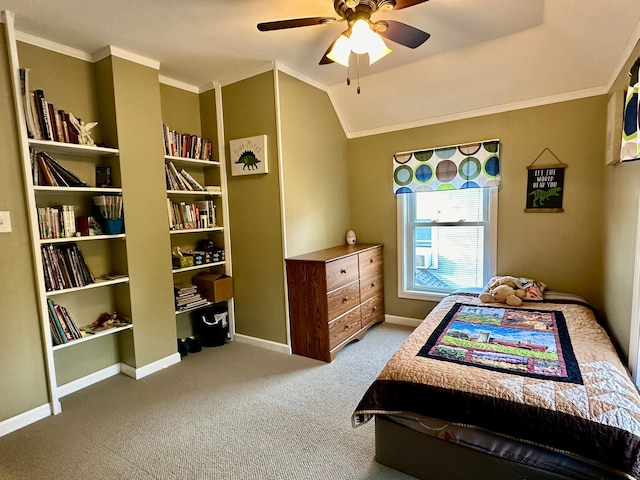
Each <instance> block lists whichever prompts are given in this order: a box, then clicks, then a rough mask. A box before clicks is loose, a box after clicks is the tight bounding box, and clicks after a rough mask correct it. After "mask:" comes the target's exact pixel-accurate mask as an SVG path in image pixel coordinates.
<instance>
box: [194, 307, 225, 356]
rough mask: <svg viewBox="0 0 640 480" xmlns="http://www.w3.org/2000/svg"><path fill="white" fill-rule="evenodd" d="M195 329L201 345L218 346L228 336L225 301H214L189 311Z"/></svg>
mask: <svg viewBox="0 0 640 480" xmlns="http://www.w3.org/2000/svg"><path fill="white" fill-rule="evenodd" d="M191 318H192V320H193V321H194V323H195V325H194V327H195V330H196V331H197V332H198V334H199V335H200V342H201V344H202V346H203V347H219V346H220V345H224V344H225V343H226V342H227V340H228V337H229V310H228V309H227V304H226V303H216V304H215V305H211V306H210V307H205V308H202V309H200V310H196V311H194V312H192V313H191Z"/></svg>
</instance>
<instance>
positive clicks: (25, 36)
mask: <svg viewBox="0 0 640 480" xmlns="http://www.w3.org/2000/svg"><path fill="white" fill-rule="evenodd" d="M16 40H18V41H20V42H23V43H28V44H29V45H34V46H36V47H40V48H44V49H46V50H51V51H52V52H56V53H60V54H62V55H67V56H68V57H73V58H77V59H78V60H84V61H85V62H93V55H91V54H90V53H88V52H85V51H83V50H79V49H77V48H72V47H68V46H66V45H62V44H61V43H56V42H52V41H51V40H45V39H44V38H40V37H36V36H35V35H31V34H30V33H25V32H20V31H18V30H16Z"/></svg>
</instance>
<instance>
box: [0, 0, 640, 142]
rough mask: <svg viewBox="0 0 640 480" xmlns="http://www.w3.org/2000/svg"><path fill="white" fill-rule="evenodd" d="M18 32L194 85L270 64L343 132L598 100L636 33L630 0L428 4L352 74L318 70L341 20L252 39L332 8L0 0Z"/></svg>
mask: <svg viewBox="0 0 640 480" xmlns="http://www.w3.org/2000/svg"><path fill="white" fill-rule="evenodd" d="M0 10H9V11H11V12H13V13H14V14H15V27H16V30H18V31H19V32H22V33H26V34H29V35H33V36H36V37H39V38H42V39H45V40H49V41H52V42H56V43H59V44H62V45H65V46H68V47H71V48H74V49H78V50H81V51H84V52H87V53H94V52H97V51H99V50H101V49H103V48H104V47H105V46H108V45H111V46H113V47H117V48H120V49H123V50H126V51H128V52H132V53H135V54H139V55H142V56H144V57H147V58H149V59H153V60H156V61H158V62H159V64H160V74H161V75H163V76H166V77H170V78H173V79H175V80H179V81H182V82H185V83H187V84H190V85H193V86H202V85H206V84H210V82H211V81H220V82H222V83H223V84H224V83H225V82H226V81H229V80H230V79H232V78H239V77H240V76H242V75H244V74H251V72H254V71H256V70H258V69H260V68H264V65H265V63H268V62H271V61H276V62H278V64H279V65H280V66H281V67H282V69H283V70H284V71H285V72H287V73H291V74H294V75H295V76H298V77H299V78H302V79H304V80H307V81H309V82H310V83H312V84H314V85H316V86H319V87H321V88H324V89H326V90H327V91H328V92H329V94H330V96H331V99H332V101H333V102H334V105H335V107H336V110H337V112H338V114H339V116H340V119H341V121H342V124H343V127H344V128H345V131H346V133H347V135H348V136H350V137H353V136H360V135H365V134H368V133H377V132H383V131H389V130H393V129H397V128H400V127H407V126H416V125H424V124H428V123H435V122H439V121H443V120H448V119H455V118H464V117H466V116H472V115H477V114H480V113H490V112H493V111H503V110H508V109H510V108H514V107H517V106H525V105H535V104H540V103H547V102H550V101H554V100H562V99H570V98H579V97H582V96H586V95H593V94H599V93H605V92H606V91H607V90H608V89H609V87H610V86H611V82H612V81H613V79H614V78H615V76H616V75H617V74H618V72H619V69H620V68H622V66H623V63H624V61H625V60H626V59H627V57H628V56H629V54H630V53H631V50H632V49H633V47H634V46H635V44H636V43H637V41H638V39H639V38H640V1H638V0H606V1H603V0H430V1H428V2H425V3H422V4H420V5H415V6H413V7H410V8H405V9H402V10H394V11H391V12H388V13H377V14H375V15H374V17H373V19H374V20H383V19H390V20H397V21H401V22H404V23H407V24H410V25H412V26H414V27H417V28H419V29H421V30H424V31H426V32H429V33H430V34H431V38H430V39H429V40H428V41H427V42H426V43H425V44H423V45H422V46H420V47H418V48H417V49H415V50H412V49H409V48H407V47H404V46H402V45H398V44H395V43H393V42H390V41H387V44H388V45H389V46H390V47H391V49H392V50H393V51H392V53H391V54H390V55H388V56H386V57H384V58H383V59H382V60H380V61H379V62H378V63H376V64H374V65H372V66H368V65H366V64H364V65H362V66H361V67H360V68H359V77H360V79H359V82H360V87H361V94H360V95H357V94H356V90H355V84H356V77H357V73H356V69H355V68H352V69H351V72H350V74H351V78H352V84H351V86H350V87H348V86H347V85H346V82H345V79H346V76H347V69H346V68H345V67H343V66H341V65H338V64H330V65H318V62H319V60H320V58H321V57H322V56H323V55H324V53H325V51H326V49H327V47H328V46H329V44H330V43H331V42H332V41H333V39H334V38H336V37H337V36H338V35H339V34H340V33H341V32H342V31H343V30H344V28H345V26H344V25H345V24H344V23H336V24H331V25H318V26H311V27H302V28H294V29H288V30H279V31H270V32H259V31H258V30H257V28H256V24H257V23H259V22H265V21H272V20H281V19H289V18H301V17H316V16H318V17H324V16H327V17H336V13H335V11H334V10H333V2H332V0H304V1H292V0H270V1H266V0H227V1H221V0H180V1H176V0H107V1H97V0H0Z"/></svg>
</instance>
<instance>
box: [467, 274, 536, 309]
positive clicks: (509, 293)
mask: <svg viewBox="0 0 640 480" xmlns="http://www.w3.org/2000/svg"><path fill="white" fill-rule="evenodd" d="M525 295H526V292H525V290H524V289H523V288H522V283H520V280H518V279H517V278H515V277H511V276H504V277H497V278H495V279H494V281H492V282H491V283H490V284H489V286H488V287H487V288H486V289H485V291H484V292H482V293H481V294H480V295H479V296H478V298H479V299H480V301H481V302H483V303H506V304H507V305H510V306H512V307H518V306H520V305H522V299H523V298H524V297H525Z"/></svg>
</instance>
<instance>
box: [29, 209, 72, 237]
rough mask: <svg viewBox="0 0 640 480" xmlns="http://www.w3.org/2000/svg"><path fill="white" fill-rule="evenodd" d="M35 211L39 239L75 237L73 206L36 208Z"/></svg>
mask: <svg viewBox="0 0 640 480" xmlns="http://www.w3.org/2000/svg"><path fill="white" fill-rule="evenodd" d="M37 210H38V228H39V229H40V238H41V239H50V238H70V237H75V236H76V214H75V207H74V206H73V205H60V206H57V207H38V209H37Z"/></svg>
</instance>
